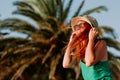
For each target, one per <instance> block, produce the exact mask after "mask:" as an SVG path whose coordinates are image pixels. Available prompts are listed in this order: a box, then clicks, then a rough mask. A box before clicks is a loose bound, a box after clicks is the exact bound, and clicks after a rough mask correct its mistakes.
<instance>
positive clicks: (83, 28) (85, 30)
mask: <svg viewBox="0 0 120 80" xmlns="http://www.w3.org/2000/svg"><path fill="white" fill-rule="evenodd" d="M71 27H72V30H73V32H72V34H71V37H70V40H69V43H68V45H67V48H66V51H65V55H64V58H63V67H64V68H69V67H70V66H71V65H72V63H74V61H75V60H76V59H77V60H79V61H80V67H81V71H82V75H83V78H84V80H113V78H112V74H111V71H110V67H109V62H108V54H107V46H106V42H105V41H104V40H102V39H99V38H98V36H99V34H98V30H97V27H98V23H97V20H96V19H95V18H94V17H92V16H87V15H85V16H77V17H74V18H73V19H72V21H71Z"/></svg>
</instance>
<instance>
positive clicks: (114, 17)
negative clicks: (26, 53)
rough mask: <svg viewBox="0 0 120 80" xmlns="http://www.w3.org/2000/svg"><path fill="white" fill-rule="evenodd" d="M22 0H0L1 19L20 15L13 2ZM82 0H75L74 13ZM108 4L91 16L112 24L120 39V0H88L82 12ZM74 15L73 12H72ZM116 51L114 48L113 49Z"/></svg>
mask: <svg viewBox="0 0 120 80" xmlns="http://www.w3.org/2000/svg"><path fill="white" fill-rule="evenodd" d="M15 1H21V0H1V2H0V20H1V19H5V18H8V17H9V18H10V17H19V18H21V16H16V15H12V12H13V11H15V10H16V6H14V5H13V2H15ZM80 1H81V0H74V4H73V6H72V8H71V12H73V13H74V11H75V9H76V7H77V6H78V5H79V4H80ZM101 5H103V6H106V7H107V8H108V11H102V12H101V13H94V14H91V16H94V17H95V18H96V19H97V21H98V23H99V25H100V26H102V25H105V26H110V27H112V28H113V29H114V31H115V32H116V35H117V37H118V38H117V40H118V41H120V35H119V34H120V24H119V20H120V8H119V7H120V0H114V1H111V0H86V1H85V5H84V7H83V9H82V12H84V11H87V10H89V9H92V8H94V7H98V6H101ZM70 15H72V13H71V14H70ZM113 51H114V50H113ZM115 53H117V55H120V54H119V52H115Z"/></svg>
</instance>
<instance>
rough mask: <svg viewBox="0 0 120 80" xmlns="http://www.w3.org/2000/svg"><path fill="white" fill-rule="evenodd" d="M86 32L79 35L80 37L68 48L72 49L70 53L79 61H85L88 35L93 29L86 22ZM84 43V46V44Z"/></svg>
mask: <svg viewBox="0 0 120 80" xmlns="http://www.w3.org/2000/svg"><path fill="white" fill-rule="evenodd" d="M84 27H85V30H84V31H83V32H82V33H80V34H79V37H77V38H75V39H74V41H72V44H70V45H69V46H68V47H69V48H70V50H71V51H70V52H71V53H73V54H74V55H75V56H76V57H77V59H79V60H80V59H83V58H84V57H85V50H86V47H87V44H88V35H89V31H90V29H91V26H90V25H89V24H88V23H87V22H86V23H85V26H84ZM83 41H84V44H83Z"/></svg>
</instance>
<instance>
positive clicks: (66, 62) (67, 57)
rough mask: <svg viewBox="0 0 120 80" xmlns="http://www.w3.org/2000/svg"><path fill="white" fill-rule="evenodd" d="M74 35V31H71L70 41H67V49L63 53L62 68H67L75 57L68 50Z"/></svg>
mask: <svg viewBox="0 0 120 80" xmlns="http://www.w3.org/2000/svg"><path fill="white" fill-rule="evenodd" d="M74 37H75V33H73V34H72V35H71V37H70V41H69V43H68V45H67V49H66V51H65V55H64V58H63V67H64V68H69V67H70V66H71V65H72V63H73V62H74V61H75V59H76V57H75V56H74V55H71V53H72V52H71V50H70V46H71V45H72V43H73V42H74Z"/></svg>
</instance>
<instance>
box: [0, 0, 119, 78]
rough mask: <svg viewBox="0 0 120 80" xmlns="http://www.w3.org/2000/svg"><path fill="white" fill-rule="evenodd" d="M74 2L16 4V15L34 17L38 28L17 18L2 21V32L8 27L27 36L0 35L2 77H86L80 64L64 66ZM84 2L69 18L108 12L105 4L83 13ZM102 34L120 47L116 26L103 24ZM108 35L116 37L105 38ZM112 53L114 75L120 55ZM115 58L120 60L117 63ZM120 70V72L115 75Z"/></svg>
mask: <svg viewBox="0 0 120 80" xmlns="http://www.w3.org/2000/svg"><path fill="white" fill-rule="evenodd" d="M65 2H67V5H65ZM72 3H73V0H69V1H68V0H24V1H16V2H15V3H14V5H15V6H17V10H16V11H14V12H13V14H19V15H22V16H26V17H28V18H29V19H32V20H33V21H34V22H35V23H36V24H37V25H38V28H36V26H35V25H32V24H31V23H29V22H28V21H25V20H21V19H16V18H11V19H4V20H1V21H0V32H2V30H8V31H9V33H11V32H19V33H22V34H23V35H27V37H25V38H23V37H17V36H12V37H6V35H8V34H9V33H7V34H4V33H1V34H0V35H1V36H0V50H1V54H0V80H71V79H73V80H75V79H76V80H82V77H81V74H80V72H79V71H76V69H79V66H78V65H77V64H75V65H76V66H73V67H72V68H71V69H64V68H63V67H62V59H63V55H64V50H65V46H66V44H67V42H68V40H69V36H70V33H71V27H70V22H68V23H66V22H67V21H66V20H67V18H68V14H69V13H70V9H71V6H72ZM84 3H85V0H83V1H81V4H80V5H79V6H78V8H77V10H76V12H75V14H74V15H73V16H69V17H70V18H72V17H74V16H78V15H85V14H87V15H89V14H91V13H94V12H101V11H107V8H106V7H105V6H98V7H97V8H94V9H90V10H87V11H86V12H84V13H80V11H81V10H82V8H83V6H84ZM99 33H100V35H101V37H102V38H103V39H105V40H106V42H107V45H108V47H113V48H115V49H116V50H120V42H118V41H116V40H115V39H114V38H115V37H116V36H115V35H114V31H113V29H112V28H110V27H107V26H104V27H99ZM104 34H108V35H111V36H113V37H112V38H111V37H105V35H104ZM108 52H109V51H108ZM109 54H110V55H109V56H110V58H109V60H110V62H111V66H112V69H113V72H114V75H115V76H116V75H117V76H118V75H119V74H120V68H119V67H120V66H119V65H117V64H118V63H120V62H119V58H116V57H115V56H113V55H112V54H111V53H110V52H109ZM116 60H117V61H116ZM114 61H116V62H117V63H116V64H113V63H114ZM113 66H115V67H113ZM116 70H117V71H118V72H117V73H116V74H115V72H116Z"/></svg>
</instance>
